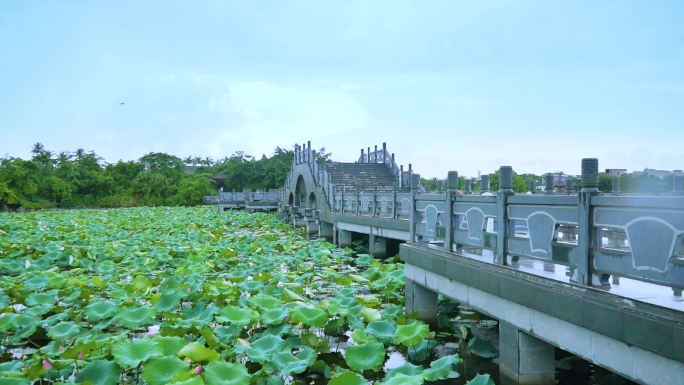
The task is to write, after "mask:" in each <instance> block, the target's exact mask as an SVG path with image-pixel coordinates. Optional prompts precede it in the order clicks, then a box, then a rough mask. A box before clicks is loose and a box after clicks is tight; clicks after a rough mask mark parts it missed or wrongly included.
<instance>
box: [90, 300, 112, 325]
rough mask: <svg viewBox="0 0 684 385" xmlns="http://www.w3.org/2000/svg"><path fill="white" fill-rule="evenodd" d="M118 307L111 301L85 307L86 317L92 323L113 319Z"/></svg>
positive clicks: (98, 302)
mask: <svg viewBox="0 0 684 385" xmlns="http://www.w3.org/2000/svg"><path fill="white" fill-rule="evenodd" d="M117 308H118V306H117V305H116V304H115V303H114V302H111V301H97V302H93V303H91V304H90V305H88V306H86V307H85V312H84V314H85V316H86V318H87V319H88V320H89V321H91V322H97V321H100V320H103V319H106V318H110V317H112V316H113V315H114V314H115V313H116V311H117Z"/></svg>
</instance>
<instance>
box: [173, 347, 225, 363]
mask: <svg viewBox="0 0 684 385" xmlns="http://www.w3.org/2000/svg"><path fill="white" fill-rule="evenodd" d="M178 355H179V356H181V357H187V358H189V359H191V360H193V361H194V362H207V361H218V360H219V359H220V358H221V355H220V354H219V352H217V351H216V350H213V349H209V348H207V347H206V346H204V345H203V344H201V343H199V342H191V343H189V344H187V345H185V346H184V347H183V348H182V349H181V350H179V351H178Z"/></svg>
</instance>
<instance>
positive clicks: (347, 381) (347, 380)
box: [328, 372, 366, 385]
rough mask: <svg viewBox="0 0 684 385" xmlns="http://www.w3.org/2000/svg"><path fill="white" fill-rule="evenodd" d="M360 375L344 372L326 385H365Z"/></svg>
mask: <svg viewBox="0 0 684 385" xmlns="http://www.w3.org/2000/svg"><path fill="white" fill-rule="evenodd" d="M365 384H366V380H365V379H364V378H363V376H362V375H360V374H358V373H354V372H344V373H342V374H339V375H337V376H336V377H334V378H332V379H331V380H330V381H328V385H365Z"/></svg>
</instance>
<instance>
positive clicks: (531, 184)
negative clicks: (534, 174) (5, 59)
mask: <svg viewBox="0 0 684 385" xmlns="http://www.w3.org/2000/svg"><path fill="white" fill-rule="evenodd" d="M536 187H537V186H536V182H535V181H534V180H531V181H529V182H527V190H528V191H529V193H530V194H534V190H535V189H536Z"/></svg>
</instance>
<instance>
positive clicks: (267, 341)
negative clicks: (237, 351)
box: [245, 334, 285, 363]
mask: <svg viewBox="0 0 684 385" xmlns="http://www.w3.org/2000/svg"><path fill="white" fill-rule="evenodd" d="M284 347H285V341H283V339H282V338H280V337H278V336H275V335H272V334H266V335H264V336H263V337H260V338H258V339H256V340H255V341H254V342H252V343H251V344H250V346H249V347H248V348H247V349H246V350H245V351H246V353H247V356H249V358H250V359H251V360H252V361H256V362H261V363H263V362H264V361H270V360H271V357H272V356H273V355H274V354H275V353H278V352H280V351H281V350H282V349H283V348H284Z"/></svg>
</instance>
